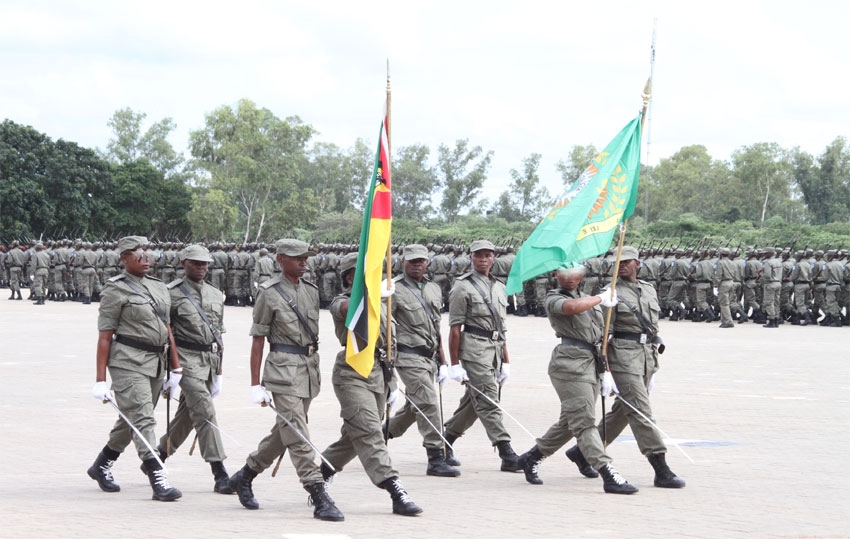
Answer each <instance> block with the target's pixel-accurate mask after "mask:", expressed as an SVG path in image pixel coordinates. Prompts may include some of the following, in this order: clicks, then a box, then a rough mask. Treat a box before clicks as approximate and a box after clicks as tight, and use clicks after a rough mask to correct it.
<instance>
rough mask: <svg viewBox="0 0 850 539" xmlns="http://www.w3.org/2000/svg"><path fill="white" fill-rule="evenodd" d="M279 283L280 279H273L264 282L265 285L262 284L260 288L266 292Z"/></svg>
mask: <svg viewBox="0 0 850 539" xmlns="http://www.w3.org/2000/svg"><path fill="white" fill-rule="evenodd" d="M279 282H280V277H273V278H271V279H269V280H268V281H266V282H264V283H263V284H261V285H260V288H262V289H263V290H266V289H268V288H269V287H272V286H274V285H276V284H277V283H279Z"/></svg>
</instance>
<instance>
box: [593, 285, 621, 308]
mask: <svg viewBox="0 0 850 539" xmlns="http://www.w3.org/2000/svg"><path fill="white" fill-rule="evenodd" d="M596 297H597V298H599V300H600V301H601V302H602V303H601V305H602V306H603V307H616V306H617V303H619V301H620V300H619V299H618V298H617V293H616V292H614V297H613V298H612V297H611V290H610V289H609V290H603V291H602V292H600V293H598V294H596Z"/></svg>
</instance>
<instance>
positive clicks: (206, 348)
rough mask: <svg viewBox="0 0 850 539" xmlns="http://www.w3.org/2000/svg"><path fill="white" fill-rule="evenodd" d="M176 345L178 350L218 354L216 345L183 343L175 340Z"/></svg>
mask: <svg viewBox="0 0 850 539" xmlns="http://www.w3.org/2000/svg"><path fill="white" fill-rule="evenodd" d="M174 343H175V344H176V345H177V348H185V349H187V350H194V351H196V352H218V344H216V343H212V344H201V343H198V342H189V341H181V340H180V339H177V338H175V339H174Z"/></svg>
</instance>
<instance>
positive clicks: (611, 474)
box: [599, 464, 672, 494]
mask: <svg viewBox="0 0 850 539" xmlns="http://www.w3.org/2000/svg"><path fill="white" fill-rule="evenodd" d="M671 473H672V472H671ZM599 474H600V475H601V476H602V490H604V491H605V492H607V493H608V494H634V493H635V492H637V491H638V489H637V487H636V486H634V485H632V484H631V483H629V482H628V481H626V478H625V477H623V476H622V475H620V473H619V472H617V470H615V469H614V468H613V467H612V466H611V465H610V464H605V465H604V466H602V467H601V468H599Z"/></svg>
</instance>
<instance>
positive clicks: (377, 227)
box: [345, 114, 393, 378]
mask: <svg viewBox="0 0 850 539" xmlns="http://www.w3.org/2000/svg"><path fill="white" fill-rule="evenodd" d="M388 149H389V141H388V140H387V115H386V114H384V121H383V122H381V132H380V136H379V140H378V152H377V153H376V154H375V168H374V170H373V172H372V183H371V185H370V186H369V196H368V197H366V208H365V209H364V211H363V228H362V229H361V230H360V250H359V251H358V253H357V267H356V269H355V270H354V283H353V285H352V287H351V300H350V303H349V304H348V317H347V318H346V320H345V325H346V327H347V328H348V344H347V346H346V347H345V362H346V363H348V364H349V365H351V367H352V368H353V369H354V370H355V371H357V372H358V373H360V375H361V376H363V377H364V378H365V377H367V376H369V373H370V372H372V367H373V365H374V362H375V343H376V342H377V340H378V333H379V331H380V326H381V274H382V272H383V261H384V259H385V258H386V256H387V246H388V245H389V242H390V230H391V228H392V216H393V206H392V196H391V192H390V183H391V182H390V156H389V151H388Z"/></svg>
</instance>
